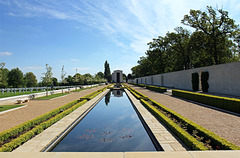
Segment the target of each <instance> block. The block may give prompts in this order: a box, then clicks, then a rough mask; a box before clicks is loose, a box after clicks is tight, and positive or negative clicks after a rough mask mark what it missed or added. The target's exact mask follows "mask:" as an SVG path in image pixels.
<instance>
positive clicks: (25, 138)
mask: <svg viewBox="0 0 240 158" xmlns="http://www.w3.org/2000/svg"><path fill="white" fill-rule="evenodd" d="M86 102H87V100H84V101H81V102H79V103H77V104H75V105H74V106H73V107H71V108H69V109H67V110H66V111H64V112H62V113H60V114H58V115H56V116H54V117H52V118H51V119H49V120H47V121H45V122H43V123H41V124H39V125H37V126H35V127H34V128H33V129H31V130H30V131H28V132H26V133H24V134H23V135H20V136H19V137H17V138H16V139H14V140H12V141H10V142H9V143H6V144H4V145H3V146H2V147H1V148H0V152H10V151H12V150H13V149H15V148H17V147H18V146H20V145H21V144H23V143H25V142H26V141H28V140H29V139H31V138H32V137H34V136H35V135H37V134H39V133H41V132H42V131H44V130H45V129H46V128H48V127H50V126H51V125H52V124H54V123H56V122H57V121H59V120H60V119H62V118H63V117H65V116H66V115H68V114H69V113H71V112H73V111H74V110H76V109H77V108H78V107H80V106H81V105H83V104H84V103H86Z"/></svg>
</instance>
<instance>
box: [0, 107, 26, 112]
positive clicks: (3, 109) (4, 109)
mask: <svg viewBox="0 0 240 158" xmlns="http://www.w3.org/2000/svg"><path fill="white" fill-rule="evenodd" d="M21 106H24V105H0V112H2V111H6V110H9V109H14V108H17V107H21Z"/></svg>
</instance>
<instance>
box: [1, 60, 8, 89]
mask: <svg viewBox="0 0 240 158" xmlns="http://www.w3.org/2000/svg"><path fill="white" fill-rule="evenodd" d="M4 66H5V63H0V88H6V87H7V86H8V73H9V70H8V69H7V68H4Z"/></svg>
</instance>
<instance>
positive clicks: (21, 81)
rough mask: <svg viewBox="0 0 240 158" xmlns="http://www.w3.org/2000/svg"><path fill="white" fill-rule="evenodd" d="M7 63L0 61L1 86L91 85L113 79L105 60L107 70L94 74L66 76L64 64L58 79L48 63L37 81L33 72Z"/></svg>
mask: <svg viewBox="0 0 240 158" xmlns="http://www.w3.org/2000/svg"><path fill="white" fill-rule="evenodd" d="M4 67H5V63H0V88H20V87H36V86H38V87H42V86H51V85H54V86H72V85H90V84H97V83H103V82H107V81H108V80H109V81H111V74H110V73H111V72H110V67H109V64H108V62H107V61H106V62H105V70H104V73H103V72H101V71H100V72H98V73H97V74H95V75H94V76H92V75H91V74H90V73H86V74H83V75H81V74H80V73H76V74H75V75H73V76H71V75H68V76H67V77H66V74H67V73H66V72H65V71H64V66H63V67H62V71H61V80H60V81H58V79H57V78H56V77H53V73H52V67H50V66H49V65H48V64H46V72H44V73H42V75H43V77H41V82H37V78H36V76H35V75H34V73H32V72H27V73H25V74H23V72H22V71H21V70H20V69H19V68H14V69H11V70H8V69H7V68H4Z"/></svg>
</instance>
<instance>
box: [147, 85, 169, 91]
mask: <svg viewBox="0 0 240 158" xmlns="http://www.w3.org/2000/svg"><path fill="white" fill-rule="evenodd" d="M146 87H147V89H150V90H153V91H156V92H160V93H163V92H166V91H167V88H164V87H157V86H146Z"/></svg>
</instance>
